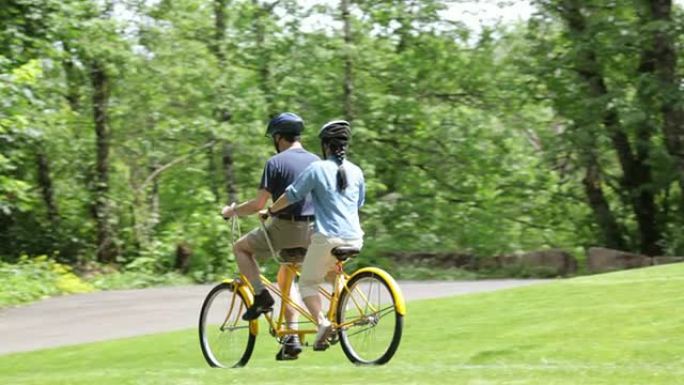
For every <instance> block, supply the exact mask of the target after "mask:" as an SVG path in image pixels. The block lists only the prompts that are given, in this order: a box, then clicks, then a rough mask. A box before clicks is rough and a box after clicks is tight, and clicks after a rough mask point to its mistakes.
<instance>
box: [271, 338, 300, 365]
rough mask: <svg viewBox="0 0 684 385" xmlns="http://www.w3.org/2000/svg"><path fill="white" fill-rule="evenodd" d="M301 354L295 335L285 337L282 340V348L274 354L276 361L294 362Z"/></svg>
mask: <svg viewBox="0 0 684 385" xmlns="http://www.w3.org/2000/svg"><path fill="white" fill-rule="evenodd" d="M301 352H302V344H301V343H300V342H299V336H298V335H296V334H294V335H291V336H287V337H285V339H284V340H283V346H282V347H281V348H280V350H279V351H278V353H277V354H276V361H288V360H296V359H297V356H299V353H301Z"/></svg>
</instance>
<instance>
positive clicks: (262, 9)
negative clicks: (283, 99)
mask: <svg viewBox="0 0 684 385" xmlns="http://www.w3.org/2000/svg"><path fill="white" fill-rule="evenodd" d="M252 6H253V7H254V10H255V13H256V16H255V17H254V22H253V24H252V28H253V30H254V35H255V40H256V51H257V53H258V60H257V63H256V66H257V73H258V74H259V89H260V90H261V93H262V94H263V95H264V101H265V102H266V111H267V113H268V117H269V119H272V118H274V117H276V116H277V115H278V111H277V106H276V103H275V95H274V90H273V88H274V87H273V83H272V82H273V80H272V78H271V51H270V50H269V49H268V48H266V47H265V43H266V25H265V22H264V21H265V20H266V19H268V18H269V17H272V16H271V11H272V9H273V6H272V5H271V6H267V5H261V4H260V3H259V1H258V0H252Z"/></svg>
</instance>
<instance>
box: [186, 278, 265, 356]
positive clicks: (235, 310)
mask: <svg viewBox="0 0 684 385" xmlns="http://www.w3.org/2000/svg"><path fill="white" fill-rule="evenodd" d="M247 304H248V302H247V299H246V298H245V297H244V295H243V294H242V292H241V291H240V290H233V284H232V283H227V282H224V283H221V284H219V285H217V286H215V287H214V288H213V289H212V290H211V291H210V292H209V294H207V297H206V298H205V300H204V303H203V304H202V311H201V313H200V319H199V338H200V346H201V347H202V354H203V355H204V358H205V359H206V360H207V363H208V364H209V365H210V366H212V367H216V368H237V367H242V366H244V365H246V364H247V361H249V358H250V357H251V356H252V351H253V350H254V343H255V341H256V331H254V332H253V331H252V328H250V322H248V321H243V320H242V314H243V313H244V312H245V310H247ZM252 322H256V321H252Z"/></svg>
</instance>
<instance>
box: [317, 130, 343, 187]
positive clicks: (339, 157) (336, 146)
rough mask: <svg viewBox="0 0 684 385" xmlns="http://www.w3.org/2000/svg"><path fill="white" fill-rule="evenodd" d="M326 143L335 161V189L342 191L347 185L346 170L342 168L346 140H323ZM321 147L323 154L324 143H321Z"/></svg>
mask: <svg viewBox="0 0 684 385" xmlns="http://www.w3.org/2000/svg"><path fill="white" fill-rule="evenodd" d="M325 142H326V143H325V144H327V145H328V148H329V149H330V153H331V155H332V156H334V157H335V163H337V165H338V167H337V190H338V191H343V190H345V189H346V188H347V186H348V185H349V183H348V181H347V172H346V170H345V169H344V157H345V155H346V152H347V141H346V140H345V141H340V140H335V139H333V140H328V141H325ZM322 147H324V148H323V154H325V145H322Z"/></svg>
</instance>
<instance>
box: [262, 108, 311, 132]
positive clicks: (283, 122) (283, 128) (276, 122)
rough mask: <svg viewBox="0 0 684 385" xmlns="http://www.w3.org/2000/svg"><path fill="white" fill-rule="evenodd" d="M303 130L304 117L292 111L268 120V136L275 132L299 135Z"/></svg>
mask: <svg viewBox="0 0 684 385" xmlns="http://www.w3.org/2000/svg"><path fill="white" fill-rule="evenodd" d="M302 130H304V121H303V120H302V118H300V117H299V116H297V114H293V113H292V112H283V113H282V114H280V115H278V116H276V117H275V118H273V119H271V121H270V122H268V127H266V136H273V135H275V134H290V135H299V134H301V132H302Z"/></svg>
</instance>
